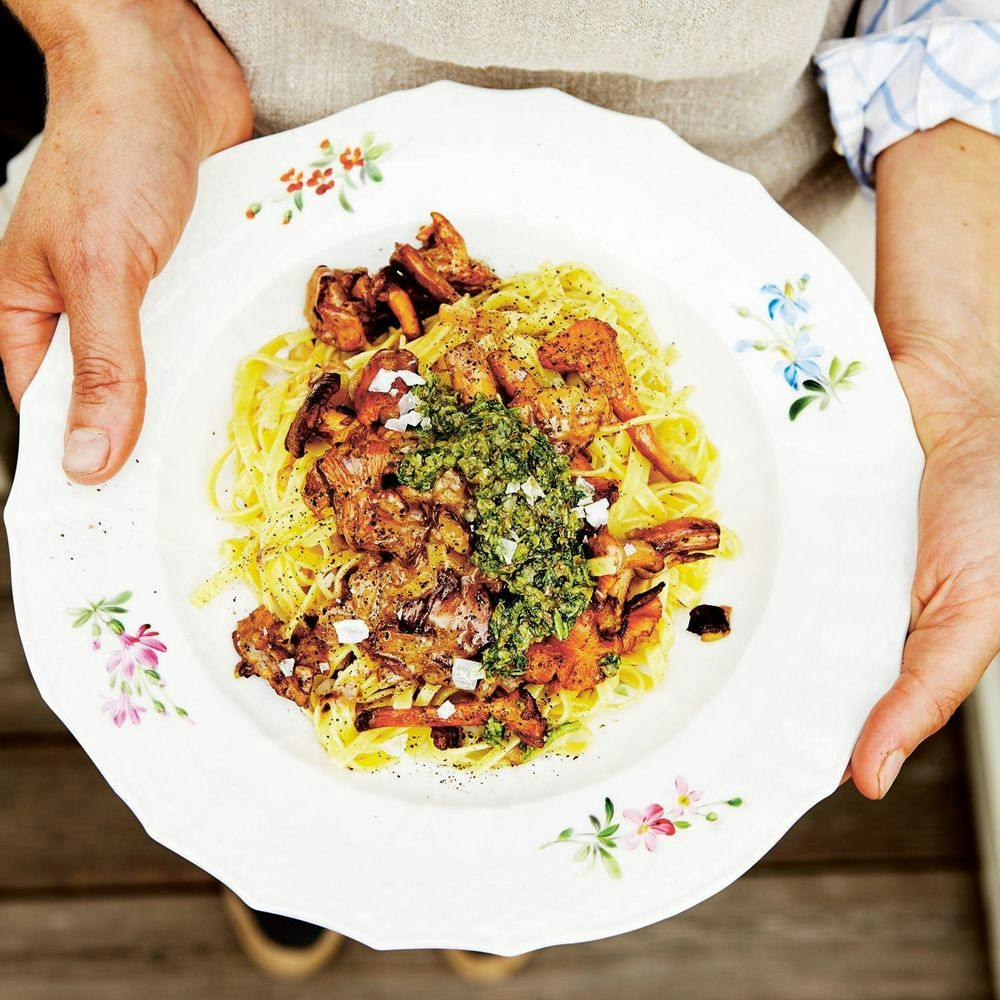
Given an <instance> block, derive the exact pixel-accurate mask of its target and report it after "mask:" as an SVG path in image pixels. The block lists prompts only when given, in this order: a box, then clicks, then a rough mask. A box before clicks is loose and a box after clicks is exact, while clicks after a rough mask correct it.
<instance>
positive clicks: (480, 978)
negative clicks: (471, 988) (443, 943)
mask: <svg viewBox="0 0 1000 1000" xmlns="http://www.w3.org/2000/svg"><path fill="white" fill-rule="evenodd" d="M441 955H442V957H443V958H444V960H445V962H446V963H447V964H448V965H449V966H450V968H451V970H452V972H454V973H455V975H456V976H458V978H459V979H464V980H465V982H467V983H484V984H489V983H502V982H504V981H505V980H507V979H510V978H511V977H512V976H515V975H516V974H517V973H518V972H520V971H521V969H523V968H524V967H525V966H526V965H527V964H528V962H529V960H530V959H531V955H532V953H531V952H530V951H529V952H528V954H527V955H514V956H512V957H510V958H505V957H504V956H503V955H487V954H485V953H483V952H480V951H452V950H451V949H445V950H444V951H442V952H441Z"/></svg>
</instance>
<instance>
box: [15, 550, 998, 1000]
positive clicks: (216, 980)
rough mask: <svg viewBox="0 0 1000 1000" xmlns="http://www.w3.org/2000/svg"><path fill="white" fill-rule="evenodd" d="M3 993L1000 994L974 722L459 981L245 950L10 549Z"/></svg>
mask: <svg viewBox="0 0 1000 1000" xmlns="http://www.w3.org/2000/svg"><path fill="white" fill-rule="evenodd" d="M0 565H2V567H3V570H2V573H3V575H2V577H0V692H2V693H0V845H2V850H0V997H2V998H3V1000H61V998H66V1000H84V998H86V1000H91V998H101V1000H126V998H127V1000H133V998H136V997H141V998H142V1000H159V998H170V1000H173V998H178V997H188V996H198V997H203V996H208V995H210V996H211V997H212V998H213V1000H228V998H231V997H232V998H237V997H238V998H246V997H253V998H257V997H260V998H272V997H273V998H286V997H287V998H292V997H294V998H296V1000H310V998H313V997H316V998H319V997H324V998H327V997H329V996H331V995H336V996H340V997H351V998H355V997H357V998H365V1000H381V998H390V997H394V998H395V997H401V996H403V997H410V998H415V1000H419V998H424V997H433V998H435V1000H457V998H460V997H461V998H464V997H469V996H471V995H474V994H475V995H481V996H483V997H484V998H488V1000H494V998H495V1000H514V998H524V1000H542V998H544V1000H562V998H569V997H574V998H577V997H589V998H594V1000H603V998H605V997H611V996H624V997H629V998H631V1000H646V998H650V1000H651V998H654V997H657V998H659V997H662V996H664V995H674V996H677V997H682V998H684V1000H727V998H734V1000H755V998H760V1000H786V998H787V1000H818V998H824V1000H825V998H836V1000H842V998H850V1000H868V998H871V1000H875V998H878V1000H897V998H898V1000H904V998H905V1000H946V998H947V1000H971V998H986V997H989V996H991V992H990V986H989V977H988V970H987V964H986V953H985V944H984V936H983V930H982V916H981V912H980V902H979V896H978V891H977V885H976V856H975V848H974V844H973V839H972V832H971V820H970V815H969V804H968V789H967V786H966V780H965V768H964V759H963V755H962V747H961V739H960V734H959V731H958V725H957V724H952V725H951V726H949V727H948V728H947V729H946V730H945V731H944V732H942V733H941V734H939V736H937V737H936V738H935V739H933V740H931V741H929V742H928V743H927V744H926V745H925V746H924V747H923V748H922V749H921V750H920V751H919V752H918V753H917V754H916V755H915V757H914V759H913V760H912V761H911V762H910V763H909V764H908V765H907V767H906V768H904V771H903V774H902V776H901V778H900V780H899V782H898V783H897V785H896V786H895V787H894V788H893V791H892V794H891V796H890V797H889V798H888V799H887V800H886V801H885V802H882V803H877V804H872V803H868V802H865V801H864V800H863V799H862V798H861V797H860V796H859V795H857V793H855V792H854V791H853V790H852V789H851V788H842V789H841V790H840V791H839V792H838V793H837V794H836V795H834V796H833V797H832V798H831V799H829V800H827V801H826V802H824V803H822V804H820V805H819V806H818V807H817V808H816V809H814V810H813V812H812V813H810V814H809V815H808V816H806V817H804V818H803V819H802V820H801V821H800V822H799V823H798V824H797V825H796V827H795V828H794V829H793V830H792V831H791V832H790V833H789V834H788V835H787V836H786V837H785V839H784V840H782V841H781V843H780V844H778V846H777V847H775V848H774V850H773V851H772V852H771V853H770V854H769V855H768V856H767V857H766V858H765V859H764V860H763V861H761V862H760V864H758V865H757V867H756V868H755V869H754V870H753V871H752V872H751V873H750V874H749V875H748V876H746V877H745V878H743V879H742V880H740V881H739V882H737V883H736V884H735V885H733V886H731V887H730V888H729V889H727V890H726V891H725V892H723V893H721V894H720V895H719V896H716V897H715V898H714V899H711V900H709V901H708V902H706V903H704V904H702V905H701V906H699V907H696V908H695V909H694V910H692V911H690V912H688V913H686V914H683V915H681V916H680V917H677V918H675V919H673V920H670V921H666V922H664V923H661V924H658V925H656V926H653V927H649V928H647V929H645V930H642V931H638V932H635V933H632V934H628V935H624V936H622V937H619V938H614V939H611V940H608V941H602V942H598V943H596V944H590V945H579V946H572V947H564V948H554V949H549V950H547V951H544V952H540V953H538V954H537V955H536V956H535V957H534V959H533V960H532V962H531V964H530V965H529V966H528V967H527V969H525V971H524V972H522V973H521V974H520V975H519V976H518V977H517V978H515V979H514V980H512V981H510V982H508V983H505V984H502V985H500V986H495V987H470V986H468V985H466V984H463V983H460V982H459V981H458V980H457V979H455V978H454V977H453V976H452V975H451V973H450V972H449V971H447V969H446V968H445V966H444V965H443V963H442V962H441V961H440V959H439V957H438V956H437V955H435V954H434V953H433V952H395V953H388V954H386V953H378V952H373V951H371V950H369V949H367V948H365V947H362V946H361V945H357V944H353V943H352V944H349V945H348V947H347V948H346V949H345V951H344V952H343V953H342V955H341V957H340V959H339V960H338V962H337V963H336V964H335V965H334V966H333V967H332V968H330V969H329V970H327V971H326V972H325V973H324V974H323V975H321V976H320V977H319V978H318V979H316V980H314V981H312V982H310V983H306V984H299V985H288V984H275V983H271V982H269V981H267V980H265V979H263V978H262V977H261V976H259V975H258V974H257V973H256V972H255V971H254V970H253V969H252V968H251V967H250V966H249V965H248V964H247V963H246V962H245V960H244V959H243V957H242V955H241V953H240V952H239V950H238V949H237V947H236V945H235V943H234V941H233V938H232V936H231V934H230V933H229V930H228V927H227V926H226V924H225V923H224V920H223V917H222V912H221V909H220V907H219V905H218V901H217V889H216V886H215V884H214V883H213V882H212V880H211V879H210V878H209V877H208V876H207V875H205V874H204V873H203V872H201V871H199V870H198V869H197V868H195V867H193V866H192V865H190V864H188V863H187V862H186V861H184V860H182V859H181V858H179V857H177V856H176V855H174V854H171V853H170V852H169V851H167V850H166V849H164V848H162V847H160V846H159V845H157V844H155V843H154V842H153V841H151V840H150V839H149V838H148V837H147V836H146V835H145V833H144V832H143V831H142V829H141V828H140V826H139V824H138V822H137V821H136V820H135V819H134V818H133V816H132V815H131V813H129V811H128V810H127V809H126V808H125V806H124V805H123V804H122V803H121V802H120V801H119V800H118V799H117V798H116V797H115V795H114V794H113V793H112V792H111V790H110V789H109V788H108V787H107V785H106V784H105V783H104V780H103V779H102V778H101V776H100V775H99V774H98V772H97V771H96V769H95V768H94V767H93V765H92V764H91V763H90V762H89V760H88V759H87V758H86V757H85V755H84V754H83V752H82V751H81V750H80V748H79V747H78V746H77V744H76V743H75V741H74V740H73V738H72V737H71V736H70V735H69V734H68V733H67V732H66V731H65V729H64V728H63V727H62V726H61V724H60V723H59V722H58V721H57V720H56V719H55V717H54V716H53V715H52V714H51V712H49V710H48V709H47V708H46V707H45V705H44V704H43V703H42V701H41V699H40V697H39V696H38V694H37V692H36V690H35V688H34V685H33V683H32V681H31V679H30V677H29V675H28V671H27V667H26V666H25V663H24V660H23V657H22V654H21V650H20V645H19V642H18V637H17V630H16V627H15V624H14V616H13V610H12V607H11V603H10V591H9V584H8V582H7V581H8V580H9V577H8V576H7V556H6V551H0Z"/></svg>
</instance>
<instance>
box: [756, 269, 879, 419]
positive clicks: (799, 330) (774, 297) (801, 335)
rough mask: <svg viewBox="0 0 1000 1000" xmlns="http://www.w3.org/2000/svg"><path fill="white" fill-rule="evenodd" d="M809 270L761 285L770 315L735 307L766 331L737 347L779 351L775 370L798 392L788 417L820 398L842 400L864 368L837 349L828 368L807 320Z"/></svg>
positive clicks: (823, 401) (821, 400)
mask: <svg viewBox="0 0 1000 1000" xmlns="http://www.w3.org/2000/svg"><path fill="white" fill-rule="evenodd" d="M808 287H809V275H808V274H803V275H802V277H801V278H799V280H798V281H797V282H795V283H792V282H791V281H786V282H784V284H782V285H776V284H773V283H771V284H766V285H762V286H761V289H760V291H761V294H762V295H764V296H766V297H767V318H765V317H764V316H759V315H757V314H756V313H754V312H753V311H752V310H750V309H748V308H746V306H738V307H737V309H736V311H737V313H739V315H740V316H742V317H743V318H744V319H752V320H754V321H756V322H757V323H759V324H760V325H761V326H763V327H764V329H765V330H766V331H767V335H766V336H762V337H759V338H758V339H757V340H738V341H737V342H736V350H737V351H748V350H754V351H765V352H767V353H770V354H775V355H777V358H778V360H777V361H775V363H774V370H775V372H780V373H781V374H782V376H783V377H784V380H785V382H786V383H787V384H788V386H789V388H790V389H791V390H792V391H793V392H795V393H800V394H799V395H798V396H797V397H796V399H795V400H794V401H793V402H792V404H791V406H789V408H788V419H789V420H795V418H796V417H798V415H799V414H800V413H801V412H802V411H803V410H804V409H805V408H806V407H807V406H809V405H810V404H811V403H815V402H817V401H818V402H819V408H820V409H821V410H825V409H826V408H827V407H828V406H829V405H830V403H831V402H832V401H833V400H837V402H841V397H840V393H841V392H842V391H844V390H847V389H851V388H853V385H854V383H853V381H852V380H853V378H854V376H855V375H857V374H858V373H859V372H861V371H862V370H863V369H864V365H863V364H862V363H861V362H860V361H851V362H848V363H846V364H845V363H844V362H843V361H842V360H841V359H840V358H839V357H837V356H836V355H834V356H833V358H831V359H830V363H829V366H828V367H827V368H826V371H824V370H823V367H822V360H821V359H822V357H823V348H822V347H820V346H819V345H818V344H816V343H814V342H813V341H812V339H811V338H810V332H811V331H812V329H813V327H812V324H811V323H807V322H805V317H806V316H807V315H808V314H809V312H810V309H811V306H810V304H809V302H808V300H807V299H806V298H805V292H806V289H807V288H808Z"/></svg>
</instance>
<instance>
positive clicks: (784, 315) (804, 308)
mask: <svg viewBox="0 0 1000 1000" xmlns="http://www.w3.org/2000/svg"><path fill="white" fill-rule="evenodd" d="M761 291H762V292H764V293H765V294H766V295H770V296H771V301H770V302H768V304H767V314H768V316H770V317H771V319H774V318H775V316H777V317H778V318H779V319H780V320H781V322H782V323H785V324H786V325H787V326H795V324H796V323H797V322H798V320H799V313H807V312H809V303H808V302H806V300H805V299H803V298H799V297H798V296H797V295H796V294H795V288H794V286H793V285H792V284H791V282H788V281H786V282H785V287H784V288H779V287H778V286H777V285H763V286H762V287H761Z"/></svg>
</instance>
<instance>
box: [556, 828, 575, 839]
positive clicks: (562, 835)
mask: <svg viewBox="0 0 1000 1000" xmlns="http://www.w3.org/2000/svg"><path fill="white" fill-rule="evenodd" d="M572 836H573V827H571V826H568V827H566V829H565V830H561V831H560V832H559V836H558V837H556V840H569V838H570V837H572Z"/></svg>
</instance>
